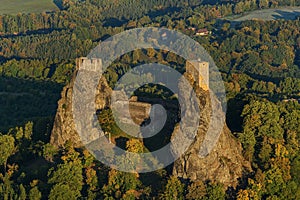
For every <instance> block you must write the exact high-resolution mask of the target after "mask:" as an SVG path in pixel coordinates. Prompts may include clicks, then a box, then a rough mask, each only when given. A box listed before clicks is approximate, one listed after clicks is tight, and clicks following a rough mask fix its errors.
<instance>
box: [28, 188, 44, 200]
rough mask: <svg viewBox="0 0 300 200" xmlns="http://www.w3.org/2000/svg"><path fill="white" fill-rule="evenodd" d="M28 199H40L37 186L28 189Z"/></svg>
mask: <svg viewBox="0 0 300 200" xmlns="http://www.w3.org/2000/svg"><path fill="white" fill-rule="evenodd" d="M28 197H29V199H30V200H40V199H41V198H42V193H41V192H40V191H39V189H38V187H37V186H34V187H33V188H31V189H30V191H29V195H28Z"/></svg>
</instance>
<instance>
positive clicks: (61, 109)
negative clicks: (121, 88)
mask: <svg viewBox="0 0 300 200" xmlns="http://www.w3.org/2000/svg"><path fill="white" fill-rule="evenodd" d="M76 74H77V71H76V72H75V73H74V76H73V78H72V80H71V81H70V83H69V84H67V85H66V86H65V87H64V88H63V91H62V92H61V99H60V100H59V101H58V108H57V112H56V116H55V120H54V125H53V129H52V133H51V137H50V143H51V144H53V145H55V146H59V147H60V146H64V144H65V143H66V142H67V141H71V142H72V143H73V144H74V145H75V146H76V147H79V146H81V141H80V137H79V135H78V133H77V132H76V131H75V125H74V120H73V112H72V95H73V86H74V81H75V77H76ZM97 91H98V92H97V95H96V99H95V104H96V110H98V109H103V108H105V107H106V106H108V103H109V99H110V95H111V92H112V90H111V88H110V87H109V86H108V84H107V82H106V80H105V79H104V78H102V79H101V81H100V84H99V85H98V88H97Z"/></svg>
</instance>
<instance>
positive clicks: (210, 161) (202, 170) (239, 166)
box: [173, 74, 251, 187]
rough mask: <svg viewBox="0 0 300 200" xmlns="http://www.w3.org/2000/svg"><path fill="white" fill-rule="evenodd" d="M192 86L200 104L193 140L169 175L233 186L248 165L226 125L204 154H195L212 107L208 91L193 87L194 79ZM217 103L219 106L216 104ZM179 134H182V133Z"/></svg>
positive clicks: (247, 169)
mask: <svg viewBox="0 0 300 200" xmlns="http://www.w3.org/2000/svg"><path fill="white" fill-rule="evenodd" d="M186 77H187V78H189V76H188V74H186ZM190 82H191V84H192V83H193V82H194V80H193V79H190ZM193 85H194V89H195V92H196V94H197V97H198V98H199V103H200V106H199V107H200V108H199V109H200V123H199V127H198V130H197V134H196V137H195V139H194V142H193V143H192V145H191V146H190V147H189V148H188V150H187V151H186V152H185V154H184V155H183V156H181V157H180V158H179V159H178V160H177V161H175V163H174V167H173V175H175V176H178V177H181V178H183V179H186V180H189V181H199V180H202V181H211V182H217V183H222V184H224V186H225V187H229V186H232V187H236V185H237V183H238V179H239V178H241V177H242V176H243V174H244V173H245V172H249V171H251V165H250V163H249V162H248V161H246V160H245V159H244V157H243V156H242V147H241V144H240V143H239V142H238V140H237V139H236V138H235V137H234V136H233V135H232V134H231V132H230V130H229V129H228V127H227V126H226V124H225V125H224V127H223V129H222V131H221V134H220V135H219V138H218V140H217V142H216V144H215V145H214V147H213V148H212V151H211V152H210V153H209V154H208V155H207V156H204V157H201V156H199V152H200V149H201V147H202V148H203V141H204V138H205V135H206V132H207V130H208V127H209V123H210V116H211V111H212V108H211V100H210V97H209V92H208V91H206V90H203V89H202V88H200V87H197V85H198V84H195V82H194V84H193ZM179 89H180V92H183V93H184V91H186V89H185V88H184V87H181V86H179ZM183 98H186V99H184V101H188V100H189V95H188V94H185V95H183ZM219 106H221V104H220V103H219ZM195 109H196V108H195ZM220 110H221V109H220ZM218 115H224V113H223V112H220V113H218ZM216 126H218V124H216ZM182 135H183V136H184V134H182ZM211 139H212V140H213V139H215V138H211ZM178 148H181V146H176V147H174V149H173V151H174V153H176V152H178V151H180V149H178Z"/></svg>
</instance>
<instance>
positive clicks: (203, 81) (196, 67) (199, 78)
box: [186, 60, 209, 91]
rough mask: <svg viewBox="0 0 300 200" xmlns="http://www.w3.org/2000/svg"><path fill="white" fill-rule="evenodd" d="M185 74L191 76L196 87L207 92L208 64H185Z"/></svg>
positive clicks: (200, 62) (192, 62) (199, 62)
mask: <svg viewBox="0 0 300 200" xmlns="http://www.w3.org/2000/svg"><path fill="white" fill-rule="evenodd" d="M186 72H187V73H188V74H189V75H190V76H192V78H193V80H194V81H195V82H196V84H197V86H199V87H201V88H202V89H203V90H205V91H207V90H209V63H208V62H202V61H200V60H195V61H191V62H186Z"/></svg>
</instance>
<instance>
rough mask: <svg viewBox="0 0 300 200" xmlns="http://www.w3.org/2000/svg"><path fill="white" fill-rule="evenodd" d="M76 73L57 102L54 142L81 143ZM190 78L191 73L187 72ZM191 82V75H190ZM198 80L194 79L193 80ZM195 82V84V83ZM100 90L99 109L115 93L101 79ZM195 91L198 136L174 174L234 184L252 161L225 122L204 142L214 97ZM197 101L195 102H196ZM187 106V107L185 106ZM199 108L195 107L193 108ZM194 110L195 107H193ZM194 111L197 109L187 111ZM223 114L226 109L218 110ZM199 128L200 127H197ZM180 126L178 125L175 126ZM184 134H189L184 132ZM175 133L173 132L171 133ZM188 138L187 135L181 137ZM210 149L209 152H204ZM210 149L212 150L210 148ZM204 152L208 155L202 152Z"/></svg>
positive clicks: (97, 98) (177, 147)
mask: <svg viewBox="0 0 300 200" xmlns="http://www.w3.org/2000/svg"><path fill="white" fill-rule="evenodd" d="M75 77H76V73H74V77H73V79H72V80H71V82H70V83H69V84H68V85H66V86H65V87H64V88H63V91H62V93H61V96H62V97H61V99H60V100H59V102H58V109H57V114H56V117H55V121H54V127H53V130H52V134H51V141H50V142H51V144H53V145H55V146H63V145H64V144H65V143H66V141H71V142H72V143H73V144H74V145H75V146H77V147H78V146H81V142H80V137H79V135H78V134H77V133H76V131H75V125H74V121H73V112H72V95H73V86H74V81H75ZM187 78H188V79H189V76H187ZM190 82H192V79H190ZM194 82H195V80H194ZM194 85H196V84H194ZM179 89H180V90H181V92H183V97H184V98H185V99H184V101H186V102H189V101H190V96H189V94H187V93H186V92H187V91H188V90H186V89H185V88H184V87H180V86H179ZM97 91H98V93H97V95H96V98H95V104H96V109H103V108H105V107H109V104H110V98H111V94H112V90H111V88H110V87H109V86H108V84H107V82H106V81H105V80H104V79H102V80H101V81H100V84H99V85H98V90H97ZM195 91H196V94H197V97H198V99H199V103H200V109H199V108H198V109H199V112H200V123H199V126H198V129H197V134H196V137H195V139H193V142H192V144H191V145H190V146H189V147H188V149H187V151H186V152H185V154H184V155H182V156H181V157H180V158H179V159H177V160H176V161H175V163H174V166H173V175H175V176H178V177H182V178H184V179H188V180H191V181H196V180H197V181H198V180H202V181H208V180H209V181H212V182H220V183H223V184H224V186H225V187H228V186H232V187H235V186H236V185H237V183H238V178H240V177H242V175H243V173H244V172H247V171H251V167H250V164H249V162H247V161H246V160H245V159H244V158H243V156H242V153H241V152H242V147H241V144H240V143H239V142H238V141H237V140H236V138H234V137H233V136H232V134H231V132H230V130H229V129H228V128H227V126H226V125H225V126H224V127H223V128H222V131H221V134H220V135H219V137H218V140H217V143H216V144H215V145H213V147H210V146H209V145H206V146H205V145H204V146H205V148H203V144H205V142H206V137H205V136H206V132H207V130H208V128H209V123H210V116H211V111H212V109H211V101H210V98H209V93H208V91H205V90H203V89H201V88H200V87H195ZM193 105H194V104H192V106H193ZM183 109H184V108H183ZM194 109H195V110H196V109H197V108H196V107H195V108H194ZM192 110H193V109H192ZM185 114H188V115H193V114H194V113H185ZM219 114H220V116H221V115H222V114H223V113H219ZM196 128H197V127H196ZM176 129H178V127H176V128H175V130H176ZM181 135H182V137H185V136H186V135H184V134H181ZM174 136H175V133H173V135H172V137H174ZM180 141H183V142H184V141H185V138H182V140H181V138H180ZM180 148H183V145H181V144H179V145H178V146H173V151H174V153H175V154H176V151H180ZM207 149H208V150H209V151H208V152H209V154H208V155H206V154H205V153H204V154H203V152H205V151H207ZM210 150H211V151H210ZM199 155H205V156H199Z"/></svg>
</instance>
